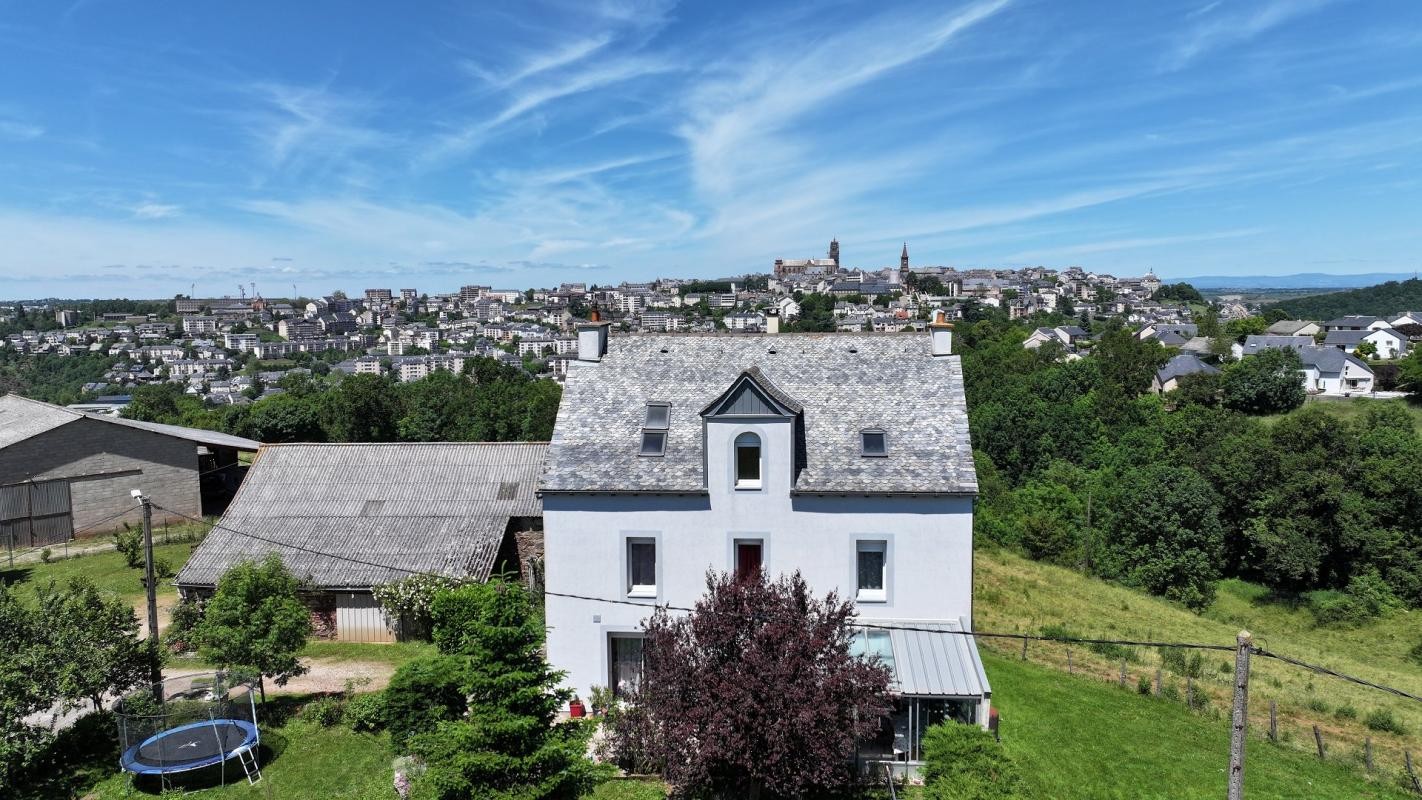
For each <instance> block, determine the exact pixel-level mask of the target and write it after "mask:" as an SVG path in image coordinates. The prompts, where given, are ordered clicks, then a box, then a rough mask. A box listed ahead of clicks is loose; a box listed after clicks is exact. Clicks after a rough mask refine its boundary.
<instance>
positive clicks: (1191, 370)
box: [1155, 353, 1219, 384]
mask: <svg viewBox="0 0 1422 800" xmlns="http://www.w3.org/2000/svg"><path fill="white" fill-rule="evenodd" d="M1197 373H1204V374H1206V375H1216V374H1218V373H1219V370H1218V369H1217V368H1215V367H1212V366H1210V365H1209V364H1206V363H1205V362H1203V361H1201V360H1200V357H1199V356H1196V355H1192V354H1190V353H1181V354H1180V355H1178V356H1172V357H1171V359H1170V360H1169V361H1167V362H1165V366H1163V367H1161V368H1160V369H1158V370H1156V371H1155V379H1156V380H1157V381H1159V382H1160V383H1161V384H1164V383H1165V382H1166V381H1170V380H1174V379H1175V378H1183V377H1185V376H1186V375H1195V374H1197Z"/></svg>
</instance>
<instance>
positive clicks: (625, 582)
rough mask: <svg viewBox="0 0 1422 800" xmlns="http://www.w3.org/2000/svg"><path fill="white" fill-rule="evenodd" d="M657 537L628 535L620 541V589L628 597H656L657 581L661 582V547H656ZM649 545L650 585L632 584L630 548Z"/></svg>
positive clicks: (657, 543)
mask: <svg viewBox="0 0 1422 800" xmlns="http://www.w3.org/2000/svg"><path fill="white" fill-rule="evenodd" d="M658 538H659V537H656V536H647V535H635V534H634V535H629V536H626V537H624V538H623V540H622V565H623V566H622V573H623V575H622V577H623V579H622V587H623V589H624V590H625V591H626V593H627V596H628V597H647V598H655V597H657V595H658V586H659V585H660V584H659V581H661V566H662V558H661V550H662V549H661V547H659V546H658V545H659V544H660V542H659V541H658ZM633 545H651V546H652V581H653V582H652V583H650V584H638V583H633V582H632V546H633Z"/></svg>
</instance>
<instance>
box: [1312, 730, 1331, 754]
mask: <svg viewBox="0 0 1422 800" xmlns="http://www.w3.org/2000/svg"><path fill="white" fill-rule="evenodd" d="M1313 743H1314V744H1316V745H1318V757H1319V758H1320V759H1324V758H1327V757H1328V751H1326V750H1324V749H1323V731H1320V730H1319V729H1318V726H1317V725H1315V726H1313Z"/></svg>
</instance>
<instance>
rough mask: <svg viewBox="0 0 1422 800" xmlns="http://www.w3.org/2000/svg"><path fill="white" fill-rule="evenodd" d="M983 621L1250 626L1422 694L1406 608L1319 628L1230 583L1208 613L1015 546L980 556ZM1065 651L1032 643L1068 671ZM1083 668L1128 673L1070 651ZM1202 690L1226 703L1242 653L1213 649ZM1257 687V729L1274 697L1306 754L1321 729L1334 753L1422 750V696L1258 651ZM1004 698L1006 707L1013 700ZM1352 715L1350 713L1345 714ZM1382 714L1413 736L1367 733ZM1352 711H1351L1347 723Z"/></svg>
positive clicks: (1394, 754) (999, 645)
mask: <svg viewBox="0 0 1422 800" xmlns="http://www.w3.org/2000/svg"><path fill="white" fill-rule="evenodd" d="M974 572H975V574H974V584H975V592H974V594H975V599H974V622H975V623H976V625H977V627H978V628H979V629H980V630H983V631H1009V632H1032V633H1038V632H1041V631H1042V629H1043V628H1044V627H1048V626H1064V627H1065V628H1066V629H1067V630H1069V631H1070V632H1071V633H1074V634H1077V635H1080V636H1090V637H1099V638H1120V639H1137V640H1157V641H1179V642H1206V643H1211V644H1232V643H1233V641H1234V636H1235V634H1236V633H1237V632H1238V631H1239V630H1240V629H1248V630H1249V631H1250V632H1252V633H1253V634H1254V636H1255V640H1256V642H1258V643H1259V644H1260V645H1261V646H1263V647H1266V648H1268V649H1270V650H1273V651H1275V652H1278V653H1281V654H1284V655H1289V656H1293V657H1296V658H1301V659H1303V660H1305V661H1309V662H1312V663H1316V664H1322V665H1324V666H1328V667H1330V668H1332V669H1336V670H1339V671H1342V672H1346V673H1349V674H1352V675H1358V676H1361V677H1364V678H1367V679H1369V680H1373V681H1376V682H1379V683H1384V684H1388V685H1391V686H1396V687H1398V688H1400V689H1403V690H1406V691H1409V692H1412V693H1414V694H1422V669H1419V668H1418V666H1417V665H1416V664H1415V663H1413V662H1411V661H1409V660H1408V657H1407V653H1408V651H1409V650H1410V649H1411V648H1412V647H1414V646H1415V645H1416V644H1417V643H1418V642H1419V641H1422V627H1420V626H1419V624H1418V623H1419V619H1418V613H1419V612H1415V611H1414V612H1410V613H1408V612H1400V613H1398V614H1395V615H1393V616H1392V617H1389V618H1386V619H1382V620H1378V621H1375V622H1373V623H1370V624H1368V625H1364V626H1361V627H1357V628H1320V627H1317V626H1316V625H1315V624H1314V620H1313V617H1312V615H1311V614H1310V613H1309V612H1308V611H1307V610H1304V609H1301V608H1293V607H1290V606H1289V605H1287V604H1283V603H1280V602H1276V601H1273V600H1271V599H1270V598H1269V596H1268V594H1267V593H1266V592H1265V591H1264V590H1263V589H1261V588H1260V587H1258V586H1255V585H1252V584H1249V583H1246V582H1243V581H1223V582H1222V583H1221V584H1220V591H1219V596H1218V599H1217V600H1216V601H1215V603H1214V605H1213V606H1211V607H1210V608H1209V609H1207V610H1206V611H1205V613H1204V614H1198V615H1197V614H1194V613H1191V612H1190V611H1189V610H1187V609H1185V608H1183V607H1181V606H1178V605H1175V604H1172V603H1168V602H1165V601H1163V600H1160V599H1158V598H1154V597H1150V596H1147V595H1144V594H1142V593H1140V592H1136V591H1133V590H1130V589H1126V588H1123V587H1120V586H1115V585H1113V584H1109V583H1106V582H1104V581H1100V580H1097V579H1094V578H1088V577H1085V576H1083V575H1081V574H1080V573H1078V572H1075V571H1073V570H1070V569H1064V568H1062V567H1054V566H1051V565H1047V564H1042V563H1039V562H1035V561H1031V560H1029V559H1026V558H1022V557H1020V556H1016V555H1013V554H1010V553H1006V552H984V551H979V552H978V553H977V554H976V557H975V571H974ZM980 644H981V645H982V647H983V648H984V649H987V650H996V651H998V652H1001V653H1006V654H1017V653H1019V648H1020V646H1021V645H1020V643H1018V642H1009V641H1004V640H992V639H986V638H984V639H981V640H980ZM1067 650H1068V649H1067V647H1066V646H1064V645H1058V644H1044V643H1038V642H1033V643H1032V644H1031V645H1029V658H1030V660H1031V661H1032V662H1034V663H1039V664H1046V665H1049V666H1052V667H1055V668H1056V669H1059V670H1065V669H1066V668H1067ZM1071 654H1072V659H1073V666H1074V668H1075V669H1076V670H1077V671H1078V672H1087V673H1089V674H1091V675H1094V676H1095V677H1097V678H1098V679H1101V680H1105V679H1110V678H1113V677H1114V676H1116V675H1118V674H1119V670H1120V661H1119V656H1114V655H1113V656H1110V657H1107V656H1103V655H1100V654H1098V653H1093V652H1091V651H1089V650H1087V649H1086V648H1082V647H1074V648H1071ZM1130 657H1131V658H1132V659H1133V661H1132V662H1131V663H1130V664H1129V671H1130V674H1131V678H1130V679H1131V680H1132V681H1135V680H1136V679H1137V678H1138V677H1139V676H1141V675H1153V674H1154V672H1155V670H1156V668H1157V667H1159V666H1161V658H1160V653H1158V652H1156V651H1153V650H1141V649H1135V650H1131V651H1130ZM1204 659H1205V660H1204V665H1203V666H1204V675H1203V677H1202V678H1201V679H1200V680H1199V681H1198V682H1197V684H1196V685H1197V687H1198V688H1199V689H1200V690H1201V691H1202V692H1204V693H1206V694H1208V695H1209V696H1210V697H1211V698H1212V701H1213V702H1214V704H1215V705H1216V706H1218V707H1221V708H1223V707H1225V705H1226V704H1227V703H1228V697H1229V693H1230V677H1231V672H1232V666H1231V665H1232V656H1231V655H1230V654H1228V653H1208V654H1207V655H1205V657H1204ZM1253 667H1254V669H1253V680H1252V683H1251V686H1250V695H1251V698H1252V699H1253V701H1254V702H1253V703H1252V704H1251V707H1250V711H1251V719H1252V724H1253V725H1254V726H1256V727H1258V728H1259V729H1261V730H1262V728H1263V726H1264V725H1266V724H1267V715H1268V703H1269V701H1270V700H1274V701H1276V702H1277V703H1278V708H1279V726H1280V735H1281V738H1282V739H1283V740H1284V743H1285V744H1286V745H1289V746H1291V747H1294V748H1297V749H1301V750H1303V749H1309V750H1311V749H1312V747H1313V742H1312V737H1313V734H1312V730H1311V726H1312V725H1314V724H1317V725H1319V727H1320V728H1321V729H1322V731H1323V733H1324V736H1325V738H1326V743H1327V744H1328V746H1329V748H1330V749H1331V750H1336V751H1338V752H1345V751H1346V752H1349V753H1356V752H1357V751H1358V750H1359V749H1360V748H1361V747H1362V745H1363V741H1364V738H1365V737H1371V738H1372V740H1373V747H1374V749H1375V750H1376V751H1377V752H1378V754H1379V760H1380V761H1387V762H1388V763H1400V762H1401V760H1402V751H1403V750H1404V749H1410V750H1411V751H1412V752H1413V754H1414V756H1416V755H1417V754H1418V753H1419V752H1420V751H1422V703H1417V702H1415V701H1409V700H1404V699H1401V698H1396V697H1393V696H1391V695H1386V694H1382V693H1380V692H1377V691H1374V690H1370V689H1366V688H1364V687H1361V686H1356V685H1354V684H1350V683H1344V682H1342V681H1340V680H1337V679H1335V678H1329V677H1325V676H1322V675H1316V674H1314V673H1312V672H1308V671H1305V670H1302V669H1298V668H1296V667H1291V666H1288V665H1285V664H1283V663H1280V662H1278V661H1271V660H1267V659H1261V658H1256V659H1254V663H1253ZM1166 680H1167V683H1171V684H1174V685H1175V686H1176V688H1177V690H1183V679H1182V678H1180V677H1178V676H1175V675H1172V674H1171V673H1170V672H1168V671H1167V672H1166ZM1010 701H1011V700H1010V696H1007V695H1003V702H1010ZM1340 708H1342V709H1343V712H1342V714H1341V715H1340V713H1339V709H1340ZM1375 710H1385V711H1387V712H1390V713H1391V714H1393V715H1394V717H1396V718H1397V719H1398V720H1400V721H1401V722H1402V724H1403V725H1404V726H1405V728H1406V735H1397V734H1393V733H1384V732H1379V731H1373V730H1369V729H1368V728H1367V727H1366V726H1365V725H1364V724H1363V722H1362V720H1363V719H1364V718H1366V716H1367V715H1368V714H1369V713H1370V712H1372V711H1375ZM1350 712H1352V717H1353V718H1348V717H1349V714H1350Z"/></svg>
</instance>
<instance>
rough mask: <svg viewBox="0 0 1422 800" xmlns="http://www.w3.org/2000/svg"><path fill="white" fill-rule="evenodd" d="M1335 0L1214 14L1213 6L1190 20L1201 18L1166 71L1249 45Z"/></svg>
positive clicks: (1276, 1) (1275, 3)
mask: <svg viewBox="0 0 1422 800" xmlns="http://www.w3.org/2000/svg"><path fill="white" fill-rule="evenodd" d="M1332 2H1334V0H1264V2H1259V3H1249V4H1248V7H1247V8H1246V9H1244V10H1241V11H1240V12H1238V13H1220V14H1212V13H1211V12H1213V11H1214V10H1215V9H1216V7H1218V6H1219V5H1220V3H1210V4H1208V5H1206V6H1204V7H1202V8H1200V9H1197V10H1196V11H1195V12H1193V13H1191V14H1189V15H1187V18H1194V17H1199V18H1202V19H1201V21H1200V22H1198V23H1196V24H1195V25H1194V26H1193V27H1191V28H1190V30H1188V31H1187V32H1186V33H1185V35H1184V36H1183V37H1182V38H1181V39H1180V40H1179V41H1178V42H1177V43H1176V45H1175V47H1174V48H1173V49H1172V51H1171V52H1170V53H1169V54H1168V55H1167V56H1166V59H1165V63H1164V66H1165V69H1166V70H1178V69H1183V68H1184V67H1186V66H1187V65H1189V64H1190V62H1192V61H1194V60H1195V59H1196V58H1198V57H1200V56H1202V55H1204V54H1206V53H1208V52H1210V51H1212V50H1216V49H1219V48H1221V47H1226V46H1228V45H1232V44H1240V43H1242V42H1247V41H1249V40H1251V39H1253V38H1254V37H1256V36H1259V35H1260V34H1262V33H1264V32H1266V31H1269V30H1272V29H1273V28H1276V27H1278V26H1280V25H1283V24H1284V23H1286V22H1289V21H1291V20H1293V19H1295V18H1296V17H1301V16H1304V15H1305V14H1310V13H1313V12H1315V11H1318V10H1319V9H1321V8H1323V7H1324V6H1327V5H1329V4H1330V3H1332Z"/></svg>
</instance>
